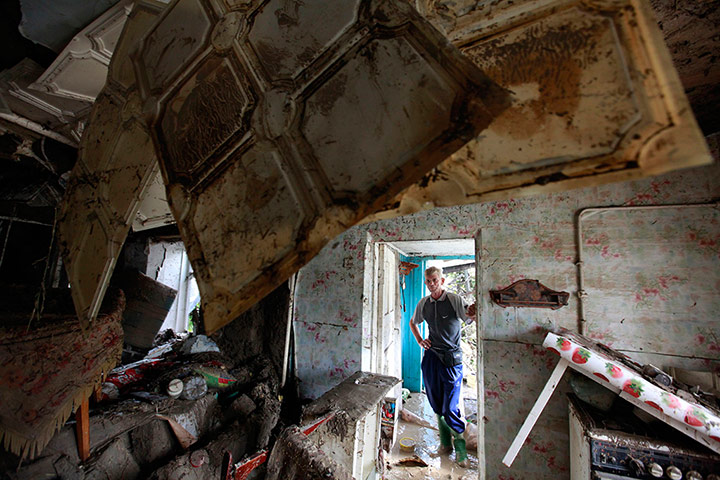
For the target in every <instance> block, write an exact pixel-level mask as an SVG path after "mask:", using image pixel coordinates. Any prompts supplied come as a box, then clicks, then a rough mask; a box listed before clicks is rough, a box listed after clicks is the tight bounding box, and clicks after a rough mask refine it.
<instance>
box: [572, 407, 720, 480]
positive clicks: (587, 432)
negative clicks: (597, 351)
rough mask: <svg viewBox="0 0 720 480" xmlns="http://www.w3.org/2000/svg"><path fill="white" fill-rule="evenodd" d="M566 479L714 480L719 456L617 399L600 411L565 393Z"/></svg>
mask: <svg viewBox="0 0 720 480" xmlns="http://www.w3.org/2000/svg"><path fill="white" fill-rule="evenodd" d="M569 400H570V401H569V405H570V457H571V478H572V479H573V480H585V479H609V480H615V479H640V480H645V479H648V480H651V479H658V478H660V479H672V480H681V479H687V480H720V455H718V454H716V453H714V452H713V451H712V450H710V449H708V448H705V447H703V446H702V445H700V444H699V443H697V442H694V441H693V440H690V439H689V438H687V437H685V436H684V435H683V434H681V433H679V432H678V431H677V430H675V429H673V428H671V427H669V426H667V425H665V424H663V423H662V422H659V421H653V422H650V423H645V422H643V421H641V420H640V419H639V418H637V417H636V416H635V415H633V413H632V411H633V405H631V404H630V403H628V402H626V401H624V400H622V399H620V398H618V399H617V400H616V403H615V404H614V405H613V408H612V409H611V410H610V411H608V412H602V411H601V410H598V409H597V408H594V407H592V406H590V405H588V404H587V403H584V402H582V401H581V400H579V399H578V398H577V397H576V396H575V395H573V394H570V395H569Z"/></svg>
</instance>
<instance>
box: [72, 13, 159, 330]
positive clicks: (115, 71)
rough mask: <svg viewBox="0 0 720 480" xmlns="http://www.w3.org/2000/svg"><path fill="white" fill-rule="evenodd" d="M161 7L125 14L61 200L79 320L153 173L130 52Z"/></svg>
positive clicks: (93, 310)
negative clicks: (123, 24) (121, 31)
mask: <svg viewBox="0 0 720 480" xmlns="http://www.w3.org/2000/svg"><path fill="white" fill-rule="evenodd" d="M164 8H165V4H164V3H160V2H154V1H151V0H144V1H140V2H137V3H136V4H135V6H134V8H133V10H132V12H131V13H130V14H129V16H128V19H127V22H126V23H125V27H124V29H123V33H122V34H121V36H120V39H119V41H118V44H117V47H116V51H117V52H119V54H118V55H115V56H113V60H112V61H111V63H110V65H109V73H108V82H107V85H106V86H105V88H104V89H103V90H102V92H101V93H100V95H99V96H98V97H97V100H96V101H95V104H94V106H93V109H92V112H91V114H90V119H89V122H88V127H87V129H86V131H85V133H84V134H83V137H82V141H81V143H80V150H79V152H78V160H77V162H76V164H75V167H74V168H73V172H72V176H71V178H70V181H69V182H68V186H67V189H66V191H65V196H64V197H63V201H62V203H61V205H60V213H59V217H58V232H59V239H60V245H61V248H62V252H63V263H64V265H65V270H66V272H67V274H68V279H69V281H70V285H71V293H72V297H73V302H74V303H75V308H76V310H77V313H78V316H79V318H80V320H81V322H82V323H81V324H82V325H83V327H87V326H88V325H89V324H90V323H91V322H92V321H93V320H94V319H95V317H96V315H97V311H98V309H99V307H100V303H101V302H102V299H103V296H104V294H105V290H106V288H107V285H108V282H109V281H110V276H111V275H112V272H113V269H114V267H115V262H116V261H117V258H118V256H119V255H120V250H121V248H122V245H123V243H124V242H125V238H126V237H127V234H128V231H129V228H130V224H131V223H132V221H133V219H135V218H136V214H137V212H138V208H139V205H140V201H141V199H143V198H144V197H145V193H146V192H147V191H148V189H149V187H150V186H151V185H152V180H153V179H154V178H155V177H156V176H157V174H158V165H157V158H156V157H155V150H154V148H153V145H152V140H151V138H150V135H149V133H148V131H147V127H146V126H145V123H144V122H143V121H142V115H141V112H142V104H141V101H140V97H139V95H138V92H137V89H136V88H135V87H134V84H135V82H134V77H132V63H131V62H130V58H129V55H128V52H129V51H130V50H131V49H132V48H134V47H135V45H136V44H137V41H138V40H139V38H140V36H141V34H142V33H144V32H145V31H147V29H148V28H149V27H150V25H152V23H153V22H154V21H155V20H156V19H157V17H158V16H159V15H160V13H161V12H162V10H163V9H164Z"/></svg>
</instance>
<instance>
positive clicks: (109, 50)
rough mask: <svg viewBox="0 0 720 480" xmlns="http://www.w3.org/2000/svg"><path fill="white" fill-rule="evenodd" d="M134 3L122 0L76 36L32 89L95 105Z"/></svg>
mask: <svg viewBox="0 0 720 480" xmlns="http://www.w3.org/2000/svg"><path fill="white" fill-rule="evenodd" d="M131 8H132V1H131V0H122V1H120V2H119V3H118V4H116V5H115V6H113V7H111V8H110V9H108V10H107V11H106V12H105V13H103V14H102V15H100V17H98V18H97V19H95V20H94V21H93V22H92V23H91V24H90V25H88V26H87V27H85V28H84V29H83V30H82V31H81V32H80V33H78V34H77V35H75V36H74V37H73V39H72V40H71V41H70V43H69V44H68V46H67V47H66V48H65V49H63V51H62V52H60V55H58V57H57V58H56V59H55V61H54V62H53V63H52V65H50V67H48V68H47V69H46V70H45V72H44V73H43V74H42V75H41V76H40V78H38V79H37V81H35V82H34V83H33V84H32V85H30V88H32V89H35V90H39V91H45V92H48V93H52V94H54V95H57V96H59V97H66V98H71V99H75V100H80V101H85V102H93V101H94V100H95V97H97V95H98V93H100V90H101V89H102V88H103V85H105V79H106V77H107V66H108V64H109V63H110V58H111V57H112V54H113V50H114V49H115V46H116V44H117V41H118V38H119V37H120V33H121V32H122V29H123V25H124V24H125V20H126V19H127V14H128V13H129V12H130V9H131Z"/></svg>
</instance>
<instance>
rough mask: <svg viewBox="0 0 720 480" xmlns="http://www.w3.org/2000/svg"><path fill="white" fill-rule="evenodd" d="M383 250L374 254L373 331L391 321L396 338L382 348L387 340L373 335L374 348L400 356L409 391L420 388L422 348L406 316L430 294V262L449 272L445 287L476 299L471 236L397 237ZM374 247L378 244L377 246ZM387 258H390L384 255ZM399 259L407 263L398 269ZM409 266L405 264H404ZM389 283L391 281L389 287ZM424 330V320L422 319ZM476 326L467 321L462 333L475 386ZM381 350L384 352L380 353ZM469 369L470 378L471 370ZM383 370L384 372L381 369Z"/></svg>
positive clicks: (469, 380) (381, 245) (381, 246)
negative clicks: (427, 276)
mask: <svg viewBox="0 0 720 480" xmlns="http://www.w3.org/2000/svg"><path fill="white" fill-rule="evenodd" d="M377 245H378V248H379V249H380V251H381V252H382V251H384V252H385V253H384V254H380V255H377V257H376V259H377V260H376V262H375V265H376V276H375V278H377V285H378V286H377V287H376V288H377V291H378V295H375V296H374V298H375V303H376V305H375V306H374V308H373V310H374V311H375V312H377V313H376V316H375V318H376V319H377V320H378V321H379V323H378V324H376V325H377V326H376V328H377V329H378V330H377V331H381V330H380V328H382V325H385V326H387V325H388V324H390V323H392V324H393V325H395V328H398V327H397V326H399V331H398V332H397V333H398V334H399V339H398V341H395V342H393V345H392V347H393V351H392V352H390V351H388V350H384V351H383V350H382V348H387V347H388V345H387V344H386V342H380V339H381V338H382V336H381V335H373V343H374V344H378V347H377V348H374V349H373V351H375V352H377V353H379V354H380V355H381V356H383V354H384V356H389V357H392V358H393V359H399V360H400V362H399V363H400V368H398V369H397V373H396V375H398V376H399V377H400V378H402V380H403V387H404V388H407V389H408V390H410V391H411V392H420V391H422V373H421V369H420V364H421V360H422V349H421V348H420V347H419V346H418V344H417V342H416V341H415V338H414V337H413V335H412V332H411V331H410V327H409V321H410V318H411V317H412V315H413V312H414V309H415V306H416V305H417V303H418V301H419V300H420V299H421V298H422V297H423V296H425V295H427V294H428V292H427V289H426V287H425V284H424V271H425V269H426V268H428V267H430V266H433V265H435V266H440V267H442V268H443V269H444V271H445V273H447V275H446V277H447V280H446V284H445V285H446V288H448V287H449V288H448V290H450V291H453V292H455V293H459V294H461V295H462V296H463V297H465V300H466V302H468V304H471V303H474V296H475V294H474V292H475V240H474V239H473V238H466V239H450V240H418V241H400V242H388V243H379V244H377ZM376 251H377V250H376ZM388 259H392V260H391V261H388ZM401 262H405V263H404V265H405V266H406V268H404V269H402V270H401V269H400V264H401ZM408 264H410V265H411V266H410V267H409V268H408V267H407V265H408ZM388 286H389V287H388ZM388 295H392V296H394V301H393V300H389V297H388ZM388 304H391V305H394V311H393V312H392V318H390V317H389V316H387V314H386V313H385V310H386V309H387V308H386V307H385V306H386V305H388ZM420 330H421V333H422V334H423V335H425V334H426V333H427V332H426V331H425V324H424V323H423V324H421V325H420ZM475 331H476V329H475V327H474V324H470V325H466V326H465V328H464V329H463V337H464V338H465V339H466V345H465V346H464V347H463V348H464V355H463V357H464V361H463V363H464V364H467V365H466V366H465V367H464V369H463V370H464V371H465V375H466V377H467V380H466V381H467V383H468V385H470V386H472V391H475V383H474V372H475V370H476V368H475V365H474V362H475V358H476V355H475V349H476V343H474V342H476V340H475ZM381 352H382V353H381ZM471 372H472V378H470V375H468V374H470V373H471ZM379 373H382V372H379Z"/></svg>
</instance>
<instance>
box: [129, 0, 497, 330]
mask: <svg viewBox="0 0 720 480" xmlns="http://www.w3.org/2000/svg"><path fill="white" fill-rule="evenodd" d="M175 10H177V11H175ZM188 12H190V13H192V15H191V16H193V17H194V18H201V19H203V21H202V22H198V24H202V28H200V27H198V26H192V27H190V26H188V25H187V24H186V22H185V21H184V19H186V18H189V17H188V15H190V13H188ZM328 12H332V15H329V14H328ZM320 19H323V20H322V21H320ZM172 36H174V37H175V38H182V39H186V42H185V44H187V46H186V47H185V48H186V49H188V50H187V51H183V52H180V51H175V50H177V48H180V47H177V48H176V47H173V48H175V50H172V49H165V48H161V47H162V45H166V44H167V45H170V43H168V42H170V39H171V37H172ZM173 45H174V44H173ZM135 64H136V70H137V72H138V75H139V79H138V81H139V84H140V85H141V93H142V95H143V112H144V114H145V115H146V118H147V119H148V122H149V126H150V128H151V132H152V134H153V137H154V143H155V146H156V149H157V152H158V157H159V160H160V164H161V168H162V172H163V177H164V179H165V180H166V181H167V182H168V185H167V190H168V200H169V202H170V206H171V209H172V211H173V213H174V215H175V218H176V219H177V221H178V224H179V228H180V232H181V235H182V236H183V241H184V242H185V245H186V247H187V249H188V255H189V258H190V260H191V262H192V264H193V268H194V270H195V272H196V273H197V278H198V283H199V285H200V289H201V293H202V298H203V304H204V317H205V322H206V328H207V330H208V331H214V330H216V329H217V328H219V327H221V326H222V325H224V324H226V323H228V322H229V321H231V320H233V319H234V318H235V317H236V316H237V315H239V314H240V313H241V312H243V311H244V310H245V309H247V308H249V307H250V306H252V305H253V304H254V303H255V302H257V301H258V300H259V299H260V298H262V297H263V296H264V295H265V294H266V293H268V292H270V291H272V290H273V289H274V288H275V287H276V286H277V285H278V284H280V283H281V282H283V281H285V280H286V279H287V278H288V277H289V276H290V275H291V274H292V273H294V272H295V271H297V269H299V268H300V267H301V266H302V265H304V264H305V263H306V262H307V261H309V260H310V259H311V258H312V257H313V256H314V255H316V254H317V253H318V251H319V250H320V248H322V246H324V245H325V244H326V243H327V242H328V241H329V240H330V239H332V238H333V237H335V236H336V235H337V234H339V233H341V232H342V231H344V230H345V229H347V228H349V227H350V226H352V225H353V224H355V223H357V222H358V221H360V220H361V219H362V218H364V217H365V216H366V215H368V214H369V213H372V212H373V211H374V210H375V209H376V208H377V207H378V206H379V205H382V204H383V203H385V202H386V201H388V200H389V199H390V198H392V196H393V195H395V194H397V193H398V192H399V191H400V190H402V188H404V187H406V186H408V185H410V184H412V182H414V181H417V180H418V179H419V178H420V177H421V176H422V175H423V174H424V173H425V172H427V171H428V170H430V169H431V168H433V167H434V166H435V165H437V163H438V162H440V161H441V160H443V159H444V158H446V157H447V156H448V155H450V154H451V153H452V152H454V151H456V150H457V149H458V148H460V147H462V146H463V145H464V144H465V143H466V142H467V141H468V140H470V139H471V138H474V137H475V136H476V135H477V134H478V133H479V132H480V131H481V130H482V129H484V128H486V127H487V126H488V125H489V124H490V122H491V121H492V119H493V118H494V117H495V116H497V115H498V114H499V113H500V112H502V111H503V110H504V109H505V108H507V107H508V105H509V102H508V100H509V97H508V93H507V92H506V91H505V90H503V89H501V88H498V87H497V85H496V84H495V83H493V82H492V81H490V80H489V79H488V78H487V76H485V75H484V74H483V73H482V72H481V70H479V69H478V68H477V67H476V66H475V65H474V64H472V63H471V62H469V61H468V59H467V58H466V57H464V56H462V55H461V54H460V53H459V51H458V50H457V49H455V48H454V47H452V46H451V45H450V44H449V43H448V42H447V40H446V39H445V38H444V37H443V36H442V35H441V34H439V33H438V32H437V31H436V30H434V29H433V28H432V27H431V26H430V25H429V24H428V23H427V22H426V21H425V20H424V19H423V18H422V17H421V16H420V15H419V14H418V13H417V12H416V11H415V10H414V9H413V8H412V7H411V6H409V5H408V4H407V3H405V2H404V1H400V0H399V1H394V0H393V1H386V0H384V1H371V0H356V1H351V2H350V1H349V2H315V3H309V2H287V1H277V0H270V1H258V2H245V3H243V5H240V6H236V5H228V4H227V3H225V2H222V3H221V2H219V1H211V0H202V1H201V0H180V1H179V2H176V3H174V4H173V5H172V6H171V7H170V9H169V10H168V11H167V13H166V14H165V16H164V17H163V18H162V19H161V20H160V21H159V22H158V23H157V24H156V25H155V26H154V27H153V28H152V30H151V31H149V32H148V33H147V34H146V35H145V36H144V39H143V42H142V48H141V49H140V50H139V51H138V53H137V55H136V56H135Z"/></svg>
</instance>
